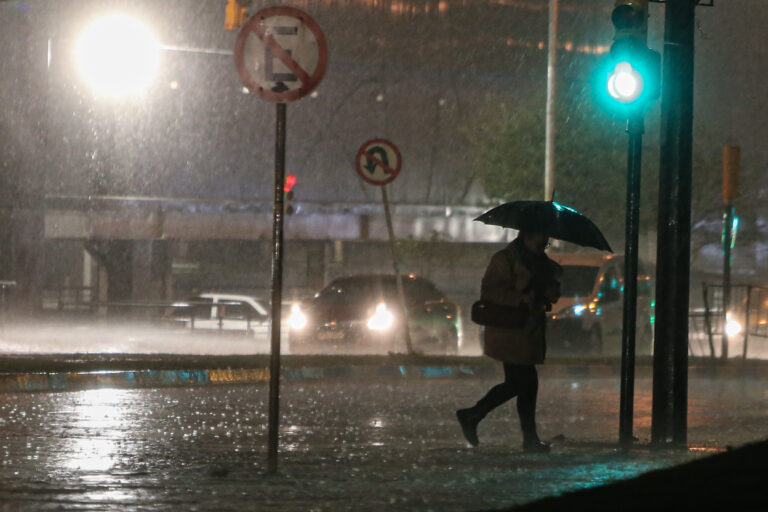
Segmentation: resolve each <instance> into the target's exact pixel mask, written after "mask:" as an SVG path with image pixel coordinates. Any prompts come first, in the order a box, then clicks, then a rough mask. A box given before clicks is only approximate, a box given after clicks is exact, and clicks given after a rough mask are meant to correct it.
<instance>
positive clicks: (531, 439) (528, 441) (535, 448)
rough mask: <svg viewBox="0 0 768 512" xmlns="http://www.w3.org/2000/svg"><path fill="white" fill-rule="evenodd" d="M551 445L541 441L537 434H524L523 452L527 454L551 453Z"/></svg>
mask: <svg viewBox="0 0 768 512" xmlns="http://www.w3.org/2000/svg"><path fill="white" fill-rule="evenodd" d="M549 449H550V446H549V443H545V442H544V441H542V440H541V439H539V436H538V434H536V432H531V433H526V432H523V451H524V452H526V453H549Z"/></svg>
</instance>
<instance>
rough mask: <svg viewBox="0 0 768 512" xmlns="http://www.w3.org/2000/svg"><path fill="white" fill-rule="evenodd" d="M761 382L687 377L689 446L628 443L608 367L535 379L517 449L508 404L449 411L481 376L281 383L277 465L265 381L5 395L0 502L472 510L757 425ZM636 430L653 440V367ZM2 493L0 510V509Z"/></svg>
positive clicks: (763, 433) (674, 456)
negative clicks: (533, 419) (545, 442)
mask: <svg viewBox="0 0 768 512" xmlns="http://www.w3.org/2000/svg"><path fill="white" fill-rule="evenodd" d="M767 383H768V380H766V379H763V380H759V381H753V382H744V381H742V380H740V379H721V380H720V381H714V380H706V379H694V380H692V382H691V385H690V395H691V409H690V415H689V425H690V430H689V442H690V444H691V446H692V449H691V450H690V451H688V452H684V451H672V452H650V451H648V450H647V448H644V447H643V446H640V447H638V448H637V449H636V450H633V451H630V452H628V453H624V452H621V451H619V450H618V449H616V446H615V445H614V444H613V443H614V442H615V439H616V437H617V432H618V382H617V380H616V379H614V378H592V379H586V378H550V379H542V382H541V389H540V397H541V399H540V407H539V416H538V420H539V424H540V433H541V434H542V436H543V437H545V438H551V437H554V436H556V435H558V434H563V436H564V438H565V439H564V440H563V441H557V442H556V443H555V447H554V450H553V453H552V454H551V455H528V454H523V453H521V452H520V449H519V447H520V442H521V438H520V433H519V427H518V422H517V419H516V415H515V408H514V404H508V405H506V406H504V407H502V408H501V409H499V410H497V411H495V412H494V413H492V414H491V415H490V416H489V417H488V418H487V419H486V420H485V421H484V422H483V423H482V424H481V426H480V429H479V433H480V438H481V446H480V447H479V448H478V449H471V448H468V447H467V446H466V445H465V443H464V442H463V441H462V439H461V437H460V433H459V429H458V426H457V424H456V422H455V418H454V415H453V414H454V410H455V409H456V408H457V407H460V406H467V405H471V404H472V403H474V401H475V400H476V399H477V398H479V397H480V396H481V395H482V394H483V392H484V391H485V390H486V389H488V388H489V387H490V386H491V385H492V384H494V381H493V380H488V379H466V380H463V379H449V380H429V381H421V380H401V381H393V382H391V383H386V382H382V381H376V382H315V381H301V382H287V383H285V384H284V385H283V387H282V391H283V392H282V398H283V402H282V414H283V416H282V422H281V459H280V474H279V475H277V476H266V475H264V466H265V457H266V449H265V442H266V433H267V426H266V425H267V389H268V388H267V386H266V385H263V384H259V385H247V386H246V385H241V386H216V387H200V388H170V389H156V390H92V391H83V392H71V393H24V394H5V395H3V401H2V405H0V449H1V450H2V454H3V460H2V463H1V465H0V504H2V507H5V506H6V505H7V506H13V507H18V508H19V509H24V510H27V509H28V510H45V509H57V510H59V509H60V510H104V509H121V510H179V509H184V510H257V509H258V510H263V509H267V510H269V509H275V510H277V509H280V510H296V511H298V510H302V511H303V510H359V509H360V508H362V507H365V508H370V509H374V510H377V509H384V508H390V507H392V506H397V507H398V508H401V509H403V510H475V509H483V508H495V507H502V506H509V505H512V504H515V503H521V502H525V501H529V500H531V499H535V498H537V497H543V496H547V495H552V494H559V493H562V492H564V491H567V490H572V489H577V488H583V487H591V486H595V485H600V484H603V483H607V482H610V481H613V480H616V479H621V478H627V477H631V476H634V475H636V474H638V473H640V472H644V471H648V470H651V469H655V468H658V467H663V466H667V465H670V464H673V463H678V462H683V461H686V460H690V459H692V458H695V457H700V456H704V455H706V454H708V453H711V452H712V451H716V450H721V449H723V448H724V446H725V445H726V444H729V445H739V444H743V443H745V442H748V441H750V440H757V439H763V438H766V437H768V422H766V421H765V419H766V412H767V411H766V405H765V402H764V393H765V390H766V385H767ZM637 390H638V400H637V405H638V411H637V413H636V416H637V418H638V422H637V426H636V435H637V436H638V437H640V439H641V442H647V440H648V438H649V429H650V422H649V421H648V420H647V418H649V416H650V380H649V379H640V380H639V381H638V386H637ZM2 507H0V508H2Z"/></svg>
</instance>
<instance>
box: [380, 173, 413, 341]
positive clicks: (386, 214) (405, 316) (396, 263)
mask: <svg viewBox="0 0 768 512" xmlns="http://www.w3.org/2000/svg"><path fill="white" fill-rule="evenodd" d="M381 200H382V202H383V203H384V217H385V218H386V220H387V233H388V234H389V248H390V250H391V251H392V266H393V267H394V269H395V282H396V283H397V296H398V298H399V299H400V312H401V314H402V316H403V334H404V336H405V348H406V350H407V351H408V354H413V344H412V343H411V330H410V328H409V327H408V306H407V303H406V300H405V290H404V289H403V276H402V275H400V262H399V261H398V259H397V249H396V247H395V230H394V229H393V228H392V215H391V214H390V213H389V197H388V196H387V186H386V185H382V186H381Z"/></svg>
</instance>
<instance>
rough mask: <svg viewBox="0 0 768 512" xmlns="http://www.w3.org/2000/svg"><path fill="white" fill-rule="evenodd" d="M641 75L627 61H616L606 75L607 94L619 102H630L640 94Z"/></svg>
mask: <svg viewBox="0 0 768 512" xmlns="http://www.w3.org/2000/svg"><path fill="white" fill-rule="evenodd" d="M644 86H645V83H644V81H643V76H642V75H641V74H640V73H638V71H637V70H636V69H635V68H633V67H632V64H631V63H630V62H627V61H621V62H618V63H616V65H615V66H614V68H613V70H612V71H611V72H610V73H609V75H608V83H607V88H608V94H610V95H611V97H612V98H613V99H615V100H616V101H618V102H619V103H625V104H626V103H632V102H633V101H635V100H637V98H638V97H639V96H640V94H642V92H643V88H644Z"/></svg>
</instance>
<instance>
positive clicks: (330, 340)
mask: <svg viewBox="0 0 768 512" xmlns="http://www.w3.org/2000/svg"><path fill="white" fill-rule="evenodd" d="M402 281H403V292H404V294H405V302H406V310H407V318H408V324H407V325H408V328H409V332H410V337H411V342H412V344H413V348H414V350H416V351H420V352H432V353H435V352H438V353H456V352H458V350H459V349H460V348H461V343H462V332H461V312H460V308H459V306H458V305H457V304H455V303H454V302H452V301H450V300H449V299H448V298H447V297H446V296H445V294H443V293H442V292H441V291H440V290H439V289H438V288H437V287H436V286H435V285H434V284H433V283H432V282H431V281H429V280H427V279H424V278H422V277H417V276H415V275H413V274H411V275H405V276H402ZM401 310H402V308H401V306H400V301H399V295H398V290H397V282H396V277H395V275H389V274H365V275H351V276H346V277H340V278H338V279H336V280H334V281H333V282H331V283H330V284H329V285H328V286H326V287H325V288H323V289H322V290H320V291H319V292H318V293H317V294H315V296H314V297H313V298H311V299H309V300H307V301H305V302H304V303H301V304H295V305H293V306H292V307H291V312H290V315H289V317H288V324H289V326H290V332H291V349H292V350H294V351H297V350H298V351H302V350H315V349H321V350H322V349H331V350H339V351H344V349H345V348H354V347H357V348H360V347H364V348H367V349H371V348H373V349H378V350H386V351H389V352H392V351H395V352H402V351H404V350H405V341H404V340H405V338H404V326H405V322H404V321H403V315H402V312H401Z"/></svg>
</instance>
